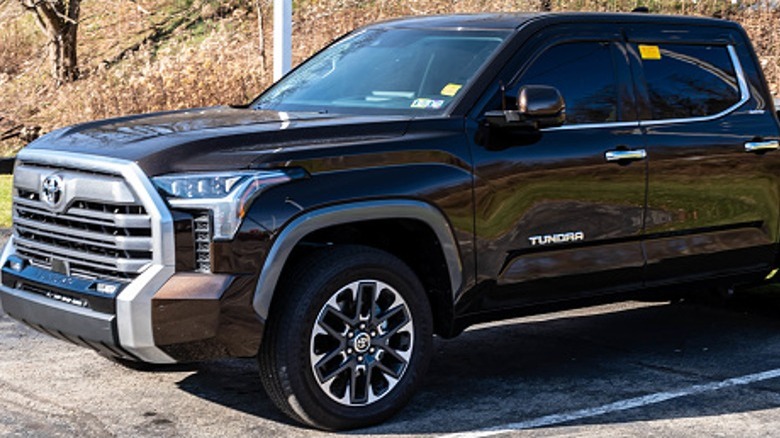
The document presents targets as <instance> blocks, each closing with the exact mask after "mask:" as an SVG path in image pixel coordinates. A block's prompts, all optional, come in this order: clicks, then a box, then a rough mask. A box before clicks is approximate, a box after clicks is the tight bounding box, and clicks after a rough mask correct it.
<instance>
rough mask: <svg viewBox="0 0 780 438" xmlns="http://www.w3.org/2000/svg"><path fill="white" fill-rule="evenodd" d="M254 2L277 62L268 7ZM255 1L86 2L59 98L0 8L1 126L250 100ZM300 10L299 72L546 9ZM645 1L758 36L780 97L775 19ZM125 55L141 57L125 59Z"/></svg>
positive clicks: (590, 6) (411, 4)
mask: <svg viewBox="0 0 780 438" xmlns="http://www.w3.org/2000/svg"><path fill="white" fill-rule="evenodd" d="M258 3H259V6H260V10H261V11H262V15H263V25H264V26H263V28H264V35H263V40H264V42H265V52H266V53H268V54H269V57H270V53H271V51H272V48H271V31H272V22H271V12H272V11H271V8H270V3H271V1H270V0H261V1H259V2H258ZM136 4H138V5H140V8H137V7H136ZM256 4H257V3H255V2H254V0H138V1H137V3H132V2H129V1H127V0H117V1H111V2H106V1H100V0H84V3H83V11H84V16H85V20H84V23H83V25H82V28H81V37H80V46H79V51H80V56H81V58H80V64H81V68H82V71H83V72H84V77H83V79H81V80H79V81H77V82H75V83H73V84H69V85H66V86H63V87H61V88H59V89H55V88H53V87H52V86H51V81H50V80H49V78H48V77H47V74H48V69H47V68H46V59H45V57H44V54H45V51H44V50H43V47H42V44H43V41H42V38H41V37H40V36H39V35H38V34H37V33H36V32H37V31H36V30H35V29H34V26H33V24H34V23H32V21H31V20H30V19H29V17H27V16H26V15H24V14H18V13H17V14H14V13H13V11H11V12H9V11H8V10H6V11H0V29H2V30H0V75H2V74H3V72H4V71H5V76H0V117H6V118H11V119H13V120H16V121H18V122H20V123H24V124H37V125H41V126H43V127H44V129H45V130H50V129H52V128H54V127H58V126H63V125H68V124H72V123H77V122H81V121H85V120H90V119H98V118H106V117H112V116H117V115H122V114H130V113H139V112H148V111H158V110H163V109H173V108H184V107H195V106H206V105H215V104H226V103H242V102H246V101H248V100H250V99H251V98H252V97H254V96H255V95H257V94H258V93H259V92H260V91H262V90H263V89H264V88H265V87H267V86H268V85H270V83H271V73H270V69H271V62H270V59H269V60H268V62H265V63H264V62H263V60H262V58H261V56H260V54H261V51H260V47H259V41H260V35H259V33H258V24H257V9H256V7H255V5H256ZM295 4H296V9H295V13H294V25H293V29H294V47H293V62H294V63H297V62H300V61H301V60H303V59H305V58H306V57H308V56H309V55H311V54H312V53H313V52H315V51H316V50H318V49H320V48H321V47H322V46H324V45H326V44H327V43H328V42H330V41H332V40H333V39H334V38H336V37H338V36H339V35H341V34H343V33H345V32H347V31H349V30H351V29H353V28H355V27H358V26H361V25H364V24H367V23H370V22H374V21H378V20H386V19H391V18H395V17H399V16H407V15H420V14H438V13H471V12H485V11H504V12H523V11H537V10H539V9H540V7H541V1H540V0H536V1H527V0H522V1H517V0H492V1H489V0H460V1H454V0H453V1H445V0H412V1H400V0H374V1H368V2H367V1H357V0H298V1H296V3H295ZM551 4H552V8H553V10H555V11H564V10H588V11H629V10H631V9H632V8H633V7H634V6H636V5H637V2H636V1H623V0H553V1H552V2H551ZM643 4H646V5H647V6H649V7H650V8H651V10H652V11H654V12H661V13H685V14H696V15H705V16H712V15H719V16H723V17H727V18H729V19H733V20H736V21H739V22H740V23H742V25H743V26H744V27H745V28H746V29H747V31H748V33H749V34H750V35H751V37H752V38H753V42H754V44H755V46H756V50H757V52H758V54H759V58H760V61H761V63H762V66H763V68H764V71H765V73H766V75H767V78H768V81H769V83H770V87H771V88H772V91H773V92H774V93H780V13H778V12H777V11H770V10H767V9H762V8H759V7H757V6H755V5H754V6H749V5H746V3H744V2H743V3H741V6H740V7H739V8H738V7H736V6H734V5H732V3H731V2H730V1H722V0H699V1H697V2H695V3H694V2H692V1H690V0H688V1H685V2H683V1H671V0H651V1H650V2H647V3H643ZM147 12H148V13H147ZM160 35H162V36H160ZM128 48H137V50H135V51H129V52H128V51H127V49H128ZM121 54H124V56H123V57H121V58H120V55H121ZM106 61H111V62H109V63H106ZM109 64H110V66H107V65H109ZM1 128H2V127H1V126H0V129H1ZM6 147H8V146H6ZM2 153H3V151H2V146H1V145H0V154H2Z"/></svg>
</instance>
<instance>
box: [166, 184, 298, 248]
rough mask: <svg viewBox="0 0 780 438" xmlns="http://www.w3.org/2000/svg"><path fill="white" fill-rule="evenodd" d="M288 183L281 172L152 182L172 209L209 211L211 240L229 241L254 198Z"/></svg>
mask: <svg viewBox="0 0 780 438" xmlns="http://www.w3.org/2000/svg"><path fill="white" fill-rule="evenodd" d="M289 180H290V177H289V176H288V175H287V174H286V173H284V172H281V171H255V172H251V171H246V172H230V173H227V172H219V173H216V172H215V173H180V174H173V175H164V176H158V177H155V178H152V181H153V182H154V185H155V186H157V188H158V189H159V190H160V191H162V192H163V193H164V194H165V195H166V196H167V198H168V203H170V204H171V206H172V207H175V208H181V209H185V210H198V209H209V210H211V212H212V217H213V220H214V229H213V233H214V238H215V239H232V238H233V236H234V235H235V234H236V231H238V226H239V225H240V224H241V219H243V218H244V215H245V214H246V208H247V207H248V205H249V203H250V202H251V201H252V199H253V198H254V197H255V195H257V194H258V193H260V192H261V191H262V190H263V189H265V188H267V187H270V186H273V185H276V184H281V183H284V182H287V181H289Z"/></svg>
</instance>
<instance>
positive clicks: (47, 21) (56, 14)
mask: <svg viewBox="0 0 780 438" xmlns="http://www.w3.org/2000/svg"><path fill="white" fill-rule="evenodd" d="M19 2H20V3H21V4H22V6H24V7H25V8H26V9H27V10H28V11H31V12H34V13H35V18H36V19H37V22H38V25H39V26H40V28H41V30H42V31H43V33H45V34H46V36H47V37H48V39H49V43H48V44H49V58H50V61H51V66H52V70H51V71H52V76H53V77H54V80H55V81H56V82H57V86H59V85H62V84H63V83H65V82H71V81H74V80H76V79H77V78H78V76H79V68H78V58H77V56H76V35H77V32H78V28H79V13H80V12H81V11H80V9H81V8H80V7H81V0H19Z"/></svg>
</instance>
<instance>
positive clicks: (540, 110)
mask: <svg viewBox="0 0 780 438" xmlns="http://www.w3.org/2000/svg"><path fill="white" fill-rule="evenodd" d="M517 110H518V111H519V112H520V114H524V115H525V116H526V117H527V118H529V119H531V120H534V121H536V124H537V126H538V127H539V128H540V129H541V128H549V127H551V126H561V125H563V122H565V121H566V104H565V103H564V101H563V96H561V93H560V92H559V91H558V89H557V88H555V87H549V86H547V85H525V86H523V87H522V88H520V92H519V93H517Z"/></svg>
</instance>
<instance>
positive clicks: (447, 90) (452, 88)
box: [439, 83, 463, 97]
mask: <svg viewBox="0 0 780 438" xmlns="http://www.w3.org/2000/svg"><path fill="white" fill-rule="evenodd" d="M461 87H463V85H460V84H453V83H449V84H447V85H445V86H444V88H442V89H441V92H440V93H439V94H441V95H442V96H449V97H452V96H454V95H456V94H458V91H460V89H461Z"/></svg>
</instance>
